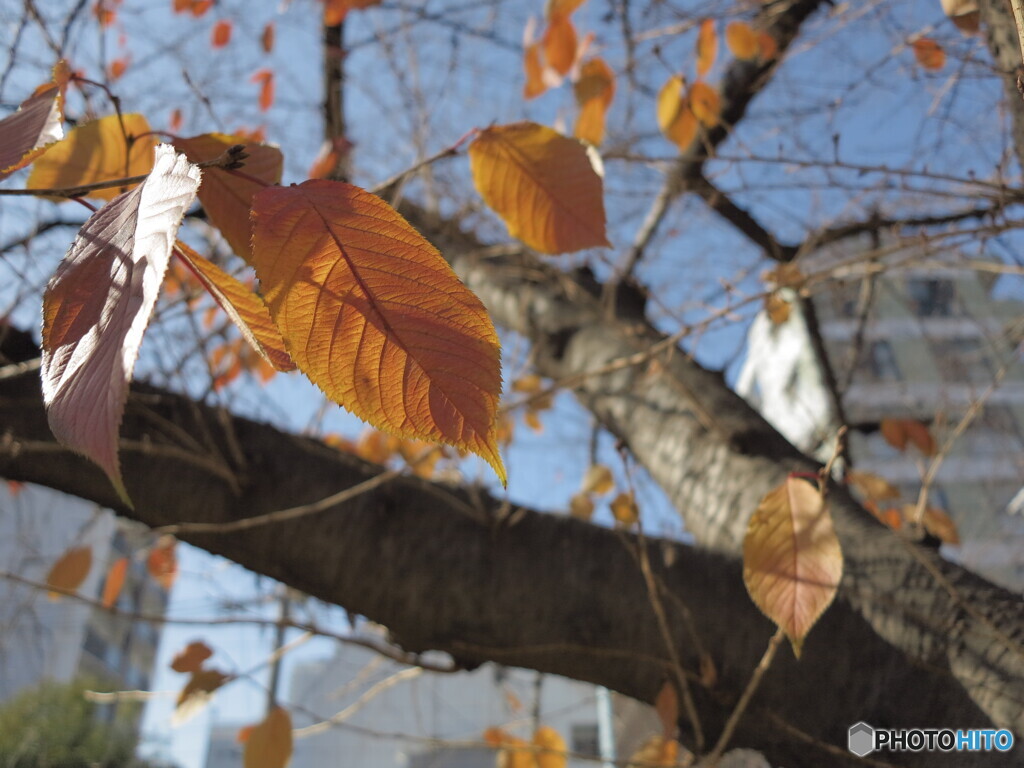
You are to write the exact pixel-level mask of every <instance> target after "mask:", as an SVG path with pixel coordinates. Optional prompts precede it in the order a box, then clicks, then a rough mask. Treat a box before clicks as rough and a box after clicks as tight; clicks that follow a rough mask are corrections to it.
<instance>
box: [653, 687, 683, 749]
mask: <svg viewBox="0 0 1024 768" xmlns="http://www.w3.org/2000/svg"><path fill="white" fill-rule="evenodd" d="M654 711H655V712H657V713H658V719H659V720H660V721H661V735H662V737H663V738H665V739H672V738H674V737H675V735H676V729H677V728H678V727H679V726H678V725H677V723H678V722H679V695H678V694H677V693H676V687H675V686H674V685H673V684H672V683H671V682H669V681H667V680H666V681H665V683H664V684H662V686H661V690H660V691H658V695H657V696H655V697H654Z"/></svg>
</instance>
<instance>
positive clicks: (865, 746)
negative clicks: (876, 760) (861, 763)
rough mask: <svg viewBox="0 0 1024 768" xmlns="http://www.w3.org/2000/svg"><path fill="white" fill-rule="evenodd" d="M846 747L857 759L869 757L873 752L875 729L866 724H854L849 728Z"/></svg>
mask: <svg viewBox="0 0 1024 768" xmlns="http://www.w3.org/2000/svg"><path fill="white" fill-rule="evenodd" d="M846 746H847V749H849V750H850V751H851V752H852V753H853V754H855V755H856V756H857V757H864V756H865V755H870V754H871V753H872V752H874V751H875V729H874V728H872V727H871V726H870V725H868V724H867V723H863V722H861V723H854V724H853V725H851V726H850V733H849V736H848V737H847V744H846Z"/></svg>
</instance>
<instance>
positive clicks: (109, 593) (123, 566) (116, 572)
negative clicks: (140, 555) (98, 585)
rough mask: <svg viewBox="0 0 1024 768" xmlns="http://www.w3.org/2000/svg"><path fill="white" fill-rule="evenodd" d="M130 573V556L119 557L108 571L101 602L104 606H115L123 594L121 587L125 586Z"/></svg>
mask: <svg viewBox="0 0 1024 768" xmlns="http://www.w3.org/2000/svg"><path fill="white" fill-rule="evenodd" d="M127 574H128V558H127V557H119V558H118V559H117V560H115V561H114V564H113V565H111V566H110V570H108V571H107V579H106V581H105V582H104V583H103V598H102V600H101V602H102V603H103V607H104V608H113V607H114V603H116V602H117V598H118V597H119V596H120V595H121V588H122V587H124V578H125V576H126V575H127Z"/></svg>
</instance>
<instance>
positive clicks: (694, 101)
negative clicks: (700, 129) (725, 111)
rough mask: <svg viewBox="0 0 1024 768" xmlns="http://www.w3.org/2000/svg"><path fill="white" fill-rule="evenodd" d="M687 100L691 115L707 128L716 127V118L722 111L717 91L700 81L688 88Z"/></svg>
mask: <svg viewBox="0 0 1024 768" xmlns="http://www.w3.org/2000/svg"><path fill="white" fill-rule="evenodd" d="M688 95H689V99H690V109H691V110H693V114H694V115H695V116H696V117H697V119H698V120H700V121H701V122H702V123H703V124H704V125H706V126H707V127H708V128H714V127H715V126H716V125H718V116H719V114H720V113H721V111H722V103H721V99H720V98H719V96H718V91H716V90H715V89H714V88H712V87H711V86H710V85H708V84H707V83H702V82H700V81H698V82H696V83H694V84H693V86H692V87H691V88H690V93H689V94H688Z"/></svg>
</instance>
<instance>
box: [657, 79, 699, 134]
mask: <svg viewBox="0 0 1024 768" xmlns="http://www.w3.org/2000/svg"><path fill="white" fill-rule="evenodd" d="M684 86H685V80H683V78H682V77H681V76H679V75H673V76H672V77H670V78H669V79H668V81H667V82H666V83H665V85H663V86H662V87H661V90H660V91H659V92H658V105H657V106H658V127H659V128H660V129H661V132H662V134H663V135H664V136H665V138H666V139H668V140H669V141H671V142H672V143H673V144H675V145H676V146H677V147H678V148H679V150H680V151H686V150H687V149H688V148H689V147H690V145H691V144H693V142H694V140H695V139H696V138H697V133H698V129H699V123H698V121H697V117H696V116H695V115H694V114H693V111H692V110H691V109H690V101H689V99H688V98H687V97H686V96H685V95H684V94H683V88H684Z"/></svg>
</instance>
